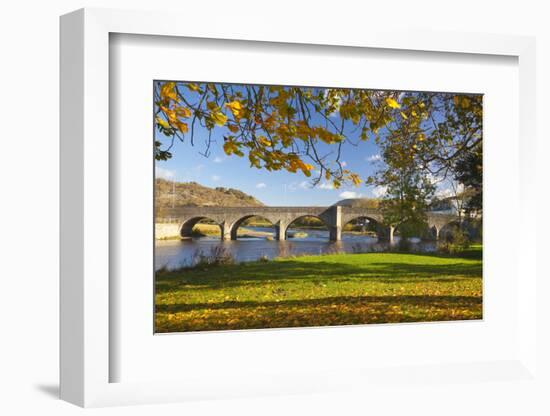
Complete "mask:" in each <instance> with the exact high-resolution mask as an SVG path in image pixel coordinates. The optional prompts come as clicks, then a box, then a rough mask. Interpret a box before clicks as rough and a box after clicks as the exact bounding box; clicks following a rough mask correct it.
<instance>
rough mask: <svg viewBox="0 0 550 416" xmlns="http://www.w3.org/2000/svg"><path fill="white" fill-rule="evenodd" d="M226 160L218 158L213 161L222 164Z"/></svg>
mask: <svg viewBox="0 0 550 416" xmlns="http://www.w3.org/2000/svg"><path fill="white" fill-rule="evenodd" d="M223 160H224V158H223V157H219V156H216V157H215V158H214V160H213V162H214V163H222V162H223Z"/></svg>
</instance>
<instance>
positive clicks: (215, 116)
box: [210, 111, 227, 126]
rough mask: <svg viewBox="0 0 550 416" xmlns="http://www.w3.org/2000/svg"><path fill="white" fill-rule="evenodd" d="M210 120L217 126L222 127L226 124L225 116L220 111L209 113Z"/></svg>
mask: <svg viewBox="0 0 550 416" xmlns="http://www.w3.org/2000/svg"><path fill="white" fill-rule="evenodd" d="M210 118H211V119H212V121H214V123H216V124H217V125H218V126H223V125H224V124H225V123H226V122H227V116H226V115H225V114H224V113H222V112H220V111H218V112H213V113H211V114H210Z"/></svg>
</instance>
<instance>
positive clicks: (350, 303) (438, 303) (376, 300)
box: [156, 295, 482, 313]
mask: <svg viewBox="0 0 550 416" xmlns="http://www.w3.org/2000/svg"><path fill="white" fill-rule="evenodd" d="M481 304H482V299H481V297H479V296H434V295H431V296H409V295H407V296H336V297H328V298H320V299H298V300H283V301H279V302H276V301H267V302H256V301H239V302H237V301H227V302H219V303H194V304H175V305H157V306H156V312H158V313H177V312H190V311H194V310H202V309H206V310H219V309H239V310H244V309H247V308H253V309H254V308H280V309H285V308H294V307H296V308H300V309H312V310H313V309H314V308H318V307H327V306H331V307H336V308H338V307H342V306H345V307H348V308H350V307H354V306H358V305H386V306H391V305H399V306H401V307H414V308H418V307H419V308H423V309H429V308H437V309H444V308H445V309H446V308H458V309H470V308H472V307H476V306H480V305H481Z"/></svg>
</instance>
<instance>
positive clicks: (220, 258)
mask: <svg viewBox="0 0 550 416" xmlns="http://www.w3.org/2000/svg"><path fill="white" fill-rule="evenodd" d="M234 263H235V259H234V258H233V255H232V254H231V252H229V250H227V249H226V248H225V247H224V246H222V245H217V246H213V247H211V248H210V250H209V251H208V252H207V253H205V252H203V251H202V250H197V251H195V253H194V254H193V261H192V264H193V266H194V267H199V268H200V267H206V266H222V265H228V264H234Z"/></svg>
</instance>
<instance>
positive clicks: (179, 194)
mask: <svg viewBox="0 0 550 416" xmlns="http://www.w3.org/2000/svg"><path fill="white" fill-rule="evenodd" d="M155 188H156V189H155V208H156V210H157V215H162V211H163V210H164V209H165V208H171V207H172V205H174V206H175V207H178V206H200V207H207V206H208V207H216V206H224V207H260V206H263V204H262V203H261V202H260V201H258V200H257V199H256V198H254V197H252V196H250V195H248V194H245V193H244V192H242V191H239V190H238V189H232V188H222V187H218V188H208V187H207V186H203V185H200V184H198V183H196V182H176V183H175V185H174V184H173V183H172V182H171V181H167V180H165V179H157V180H156V184H155Z"/></svg>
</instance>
